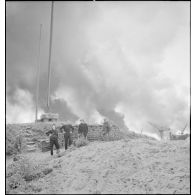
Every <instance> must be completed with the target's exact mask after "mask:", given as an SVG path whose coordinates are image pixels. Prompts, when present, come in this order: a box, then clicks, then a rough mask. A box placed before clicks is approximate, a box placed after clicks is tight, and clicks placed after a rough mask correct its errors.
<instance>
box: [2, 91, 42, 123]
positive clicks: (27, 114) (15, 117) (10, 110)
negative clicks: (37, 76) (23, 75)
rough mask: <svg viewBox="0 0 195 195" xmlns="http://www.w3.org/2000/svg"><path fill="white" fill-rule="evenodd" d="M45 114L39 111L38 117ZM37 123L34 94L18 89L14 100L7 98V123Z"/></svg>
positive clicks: (13, 97)
mask: <svg viewBox="0 0 195 195" xmlns="http://www.w3.org/2000/svg"><path fill="white" fill-rule="evenodd" d="M42 113H43V110H42V109H39V110H38V117H40V115H41V114H42ZM34 121H35V105H34V101H33V96H32V94H31V93H30V92H29V91H27V90H23V89H17V90H16V91H15V92H14V94H13V96H12V99H11V98H10V97H8V96H6V123H29V122H34Z"/></svg>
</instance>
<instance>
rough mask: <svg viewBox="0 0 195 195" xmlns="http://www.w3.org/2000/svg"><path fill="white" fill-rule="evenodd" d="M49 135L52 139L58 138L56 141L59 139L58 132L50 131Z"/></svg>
mask: <svg viewBox="0 0 195 195" xmlns="http://www.w3.org/2000/svg"><path fill="white" fill-rule="evenodd" d="M46 134H47V135H50V134H51V137H52V138H54V139H55V138H56V139H58V131H57V130H53V129H52V130H49V131H47V133H46Z"/></svg>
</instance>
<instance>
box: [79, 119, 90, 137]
mask: <svg viewBox="0 0 195 195" xmlns="http://www.w3.org/2000/svg"><path fill="white" fill-rule="evenodd" d="M78 134H79V137H81V136H82V135H83V136H84V138H85V139H87V134H88V125H87V123H85V121H84V120H83V119H81V120H80V124H79V128H78Z"/></svg>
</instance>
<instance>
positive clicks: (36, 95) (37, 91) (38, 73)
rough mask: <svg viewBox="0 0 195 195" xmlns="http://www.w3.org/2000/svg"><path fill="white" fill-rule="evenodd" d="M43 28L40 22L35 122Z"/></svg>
mask: <svg viewBox="0 0 195 195" xmlns="http://www.w3.org/2000/svg"><path fill="white" fill-rule="evenodd" d="M41 30H42V24H40V34H39V49H38V58H37V87H36V113H35V122H37V113H38V101H39V75H40V50H41Z"/></svg>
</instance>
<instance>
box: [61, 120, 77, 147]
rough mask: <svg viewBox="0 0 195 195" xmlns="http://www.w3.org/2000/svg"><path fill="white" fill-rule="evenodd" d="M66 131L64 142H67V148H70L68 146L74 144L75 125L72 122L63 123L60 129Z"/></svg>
mask: <svg viewBox="0 0 195 195" xmlns="http://www.w3.org/2000/svg"><path fill="white" fill-rule="evenodd" d="M62 130H63V131H64V142H65V150H67V149H68V146H70V145H71V144H72V133H73V131H74V127H73V126H72V125H71V124H64V123H63V124H62V127H60V131H62Z"/></svg>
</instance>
